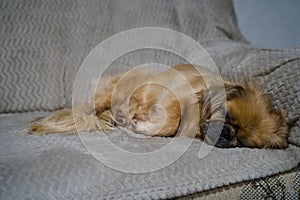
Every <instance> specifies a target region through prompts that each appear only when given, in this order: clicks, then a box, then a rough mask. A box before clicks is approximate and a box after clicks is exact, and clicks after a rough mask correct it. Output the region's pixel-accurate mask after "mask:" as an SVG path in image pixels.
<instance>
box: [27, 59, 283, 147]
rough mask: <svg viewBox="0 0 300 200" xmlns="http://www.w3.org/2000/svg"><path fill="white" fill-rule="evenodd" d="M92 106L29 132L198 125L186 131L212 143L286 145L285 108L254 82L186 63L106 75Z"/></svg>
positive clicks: (151, 131) (172, 129)
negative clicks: (226, 78) (229, 79)
mask: <svg viewBox="0 0 300 200" xmlns="http://www.w3.org/2000/svg"><path fill="white" fill-rule="evenodd" d="M225 100H226V101H225ZM94 105H95V109H91V108H83V107H82V108H80V109H79V107H78V106H77V108H76V109H73V110H71V109H64V110H60V111H57V112H55V113H53V114H51V115H50V116H48V117H45V118H42V119H38V120H36V121H34V122H32V123H31V124H30V125H29V131H30V132H31V133H39V134H47V133H56V132H65V133H75V132H76V129H77V130H78V131H93V130H109V129H111V128H112V127H114V126H123V127H126V128H128V129H131V130H132V131H134V132H135V133H137V134H144V135H151V136H174V135H176V134H177V133H178V132H182V133H189V131H188V129H193V128H195V127H197V130H198V131H196V132H195V133H193V134H192V135H187V136H190V137H194V136H196V137H198V138H200V139H202V140H204V141H206V142H207V143H209V144H212V145H215V146H217V147H236V146H245V147H255V148H285V147H287V145H288V144H287V140H286V138H287V134H288V128H287V124H286V122H285V113H284V112H283V111H282V110H281V109H279V108H276V107H274V106H273V105H272V102H271V100H270V97H269V96H268V95H267V94H265V93H264V92H263V91H262V90H261V89H260V88H259V87H258V86H257V85H256V84H254V83H252V82H249V81H244V82H241V83H233V82H227V81H224V80H223V79H221V78H220V77H219V76H216V75H214V74H213V73H211V72H210V71H208V70H206V69H204V68H198V67H197V68H196V67H194V66H193V65H189V64H184V65H177V66H174V67H172V68H171V69H169V70H166V71H164V72H155V71H149V70H140V69H137V70H133V71H129V72H125V73H121V74H118V75H116V76H111V77H110V76H106V77H104V78H102V79H101V80H100V82H99V84H98V87H97V90H96V94H95V99H94ZM195 117H196V119H197V120H195ZM75 122H76V123H75ZM75 124H76V127H75ZM181 130H185V131H181Z"/></svg>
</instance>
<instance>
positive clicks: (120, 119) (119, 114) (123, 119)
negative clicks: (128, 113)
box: [115, 109, 127, 126]
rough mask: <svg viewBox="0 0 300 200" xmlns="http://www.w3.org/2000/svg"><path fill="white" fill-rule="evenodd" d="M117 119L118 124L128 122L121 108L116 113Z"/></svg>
mask: <svg viewBox="0 0 300 200" xmlns="http://www.w3.org/2000/svg"><path fill="white" fill-rule="evenodd" d="M115 120H116V122H117V124H118V125H121V126H122V125H123V126H124V125H126V124H127V120H126V117H125V116H124V115H123V114H122V111H121V110H120V109H117V110H116V113H115Z"/></svg>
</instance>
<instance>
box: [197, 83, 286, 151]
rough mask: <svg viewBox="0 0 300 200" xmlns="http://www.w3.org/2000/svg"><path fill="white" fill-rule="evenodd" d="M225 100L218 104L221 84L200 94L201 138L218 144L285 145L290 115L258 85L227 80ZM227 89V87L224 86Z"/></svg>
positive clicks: (269, 146) (224, 146)
mask: <svg viewBox="0 0 300 200" xmlns="http://www.w3.org/2000/svg"><path fill="white" fill-rule="evenodd" d="M224 86H225V94H226V97H225V98H226V101H225V103H215V102H214V97H215V96H218V95H219V94H220V90H221V88H220V87H214V88H211V89H210V91H209V92H208V91H203V92H202V93H200V94H199V99H200V106H201V107H202V111H203V113H202V115H203V116H202V119H203V120H202V121H201V122H200V132H201V133H200V134H201V138H202V139H204V138H205V141H207V142H208V143H210V144H214V145H215V146H217V147H223V148H227V147H237V146H239V147H253V148H285V147H287V146H288V144H287V134H288V127H287V124H286V121H285V117H286V114H285V113H284V111H282V110H281V109H280V108H278V107H276V106H273V104H272V102H271V99H270V97H269V96H268V95H267V94H265V93H264V92H263V91H262V90H261V89H260V88H259V87H258V86H257V85H256V84H254V83H252V82H247V81H244V82H243V83H242V84H231V83H225V85H224ZM223 89H224V88H223Z"/></svg>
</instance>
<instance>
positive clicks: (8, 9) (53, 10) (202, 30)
mask: <svg viewBox="0 0 300 200" xmlns="http://www.w3.org/2000/svg"><path fill="white" fill-rule="evenodd" d="M0 9H1V18H0V24H1V29H0V43H1V45H0V57H1V59H0V96H1V98H0V112H2V113H3V112H4V113H9V112H24V111H35V110H55V109H58V108H61V107H65V106H70V103H71V96H72V87H73V82H74V79H75V77H76V72H77V70H78V68H79V67H80V64H81V63H82V61H83V60H84V58H85V57H86V56H87V55H88V53H89V52H90V51H91V50H92V49H93V48H94V47H95V46H96V45H97V44H98V43H100V42H101V41H103V40H104V39H107V38H108V37H110V36H112V35H113V34H116V33H119V32H121V31H125V30H128V29H131V28H137V27H145V26H155V27H165V28H171V29H174V30H177V31H180V32H183V33H185V34H187V35H189V36H190V37H192V38H193V39H195V40H197V41H199V42H201V41H208V40H216V39H221V40H228V39H230V40H236V41H244V39H243V37H242V35H241V33H240V32H239V29H238V27H237V22H236V17H235V13H234V9H233V4H232V1H231V0H222V1H220V0H185V1H182V0H151V1H149V0H110V1H107V0H88V1H80V0H78V1H74V0H43V1H35V0H26V1H18V0H2V1H1V2H0Z"/></svg>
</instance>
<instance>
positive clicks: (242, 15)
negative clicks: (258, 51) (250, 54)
mask: <svg viewBox="0 0 300 200" xmlns="http://www.w3.org/2000/svg"><path fill="white" fill-rule="evenodd" d="M234 5H235V9H236V13H237V16H238V21H239V27H240V29H241V31H242V33H243V34H244V36H245V37H246V38H247V39H248V41H249V42H251V43H252V44H254V45H257V46H259V47H274V48H288V47H297V48H300V0H234Z"/></svg>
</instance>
